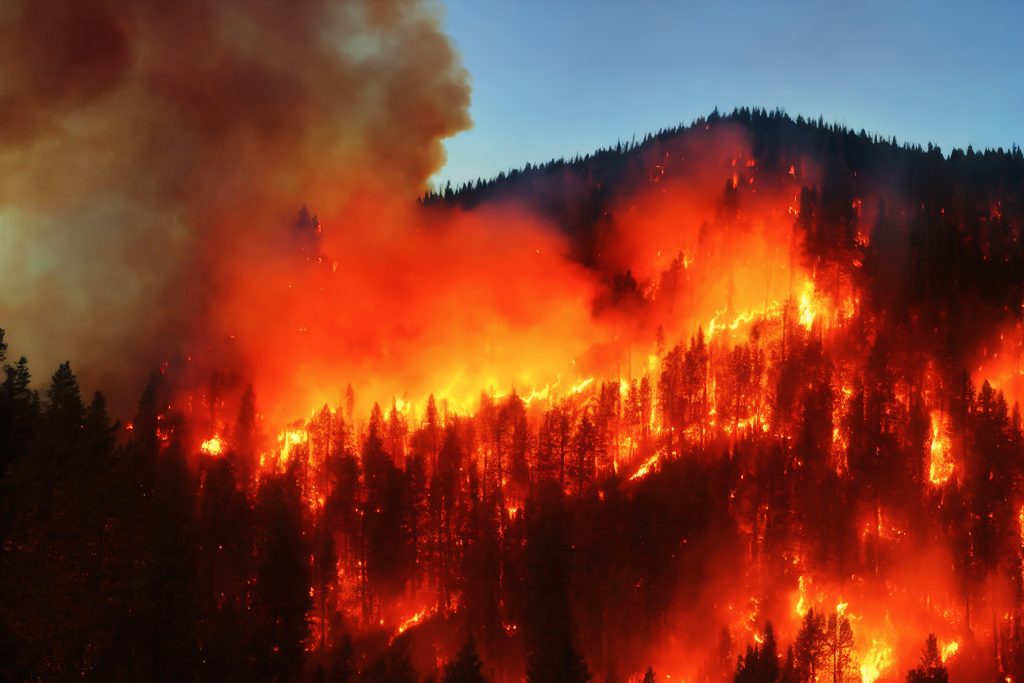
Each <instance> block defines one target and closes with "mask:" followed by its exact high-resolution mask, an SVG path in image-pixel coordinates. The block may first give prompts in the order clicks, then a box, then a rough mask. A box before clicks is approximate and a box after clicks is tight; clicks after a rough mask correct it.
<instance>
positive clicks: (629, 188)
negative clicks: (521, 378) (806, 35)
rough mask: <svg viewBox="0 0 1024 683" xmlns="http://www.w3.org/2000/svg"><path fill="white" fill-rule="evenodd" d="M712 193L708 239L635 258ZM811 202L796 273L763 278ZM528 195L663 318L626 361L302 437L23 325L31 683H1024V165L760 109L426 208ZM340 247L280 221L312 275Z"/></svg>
mask: <svg viewBox="0 0 1024 683" xmlns="http://www.w3.org/2000/svg"><path fill="white" fill-rule="evenodd" d="M723 131H724V132H725V134H728V135H729V136H731V137H736V138H737V139H741V140H742V141H743V145H742V146H743V149H745V150H746V156H745V157H740V156H736V155H730V154H726V155H725V157H724V161H723V160H721V159H718V158H717V157H714V156H713V155H709V154H705V153H701V152H699V150H700V149H702V148H700V147H699V144H701V143H699V142H696V143H695V142H694V141H695V140H696V141H699V140H701V139H702V138H701V136H710V135H718V134H722V133H723ZM731 137H730V139H731ZM717 140H719V139H718V138H716V143H715V145H716V149H717V148H718V147H719V146H720V145H719V142H718V141H717ZM695 145H697V146H695ZM695 150H696V151H695ZM730 156H731V158H730ZM712 159H714V160H712ZM694 173H698V174H700V177H701V178H702V179H707V178H709V180H707V183H709V184H712V185H713V186H714V188H715V191H714V195H713V196H712V197H709V198H708V199H707V201H708V203H709V205H710V206H712V209H713V211H712V218H710V219H707V220H702V221H701V223H700V224H699V225H693V226H687V227H686V229H687V230H690V231H691V232H692V233H693V234H694V235H696V236H697V237H696V239H697V243H696V246H695V248H694V249H692V250H691V251H689V252H686V253H684V252H683V250H679V253H678V254H669V255H668V256H667V258H666V260H665V261H664V267H663V268H662V267H659V268H658V269H657V270H656V272H635V271H634V270H632V269H629V268H624V267H622V265H623V261H622V260H621V259H620V258H618V256H616V255H615V253H614V252H615V249H614V248H612V245H613V243H614V242H616V241H617V240H619V238H620V237H621V236H622V235H625V234H627V232H628V231H629V230H630V229H631V228H630V227H629V226H632V225H633V223H632V222H631V221H635V220H637V218H636V216H637V214H642V213H643V212H644V211H645V210H646V211H654V209H652V208H651V207H652V206H655V205H654V204H651V203H650V202H647V203H644V201H641V200H640V199H636V200H635V201H634V198H636V197H640V196H641V195H643V194H645V193H650V192H651V191H652V188H655V189H657V190H658V194H656V195H651V196H653V197H656V201H657V205H656V206H657V211H655V212H654V213H655V214H656V215H655V220H658V221H661V217H662V216H663V215H665V214H662V213H658V212H659V211H662V210H663V209H664V207H670V208H671V207H674V206H675V205H676V204H682V203H685V202H687V201H690V199H688V198H687V197H686V196H685V192H686V189H685V188H686V187H687V186H690V185H692V183H691V180H692V179H693V178H694V177H695V176H694V175H693V174H694ZM694 182H696V181H694ZM703 182H704V180H701V183H703ZM663 187H664V188H667V190H666V191H665V192H662V191H661V190H660V188H663ZM680 193H683V194H680ZM765 197H771V198H772V199H771V200H770V201H771V202H772V206H771V208H766V206H767V205H766V204H765V203H763V202H767V201H769V200H766V199H764V198H765ZM777 197H785V198H786V199H785V201H783V203H782V204H781V205H780V206H781V207H782V208H781V210H780V211H778V212H776V213H771V216H772V217H771V222H772V225H775V224H776V223H777V224H778V225H782V226H784V228H785V234H783V235H782V237H781V238H780V239H779V240H776V241H778V242H779V244H781V246H780V247H779V250H778V254H777V258H778V262H779V263H781V264H783V265H784V266H785V276H784V277H785V278H786V279H787V280H788V281H786V280H783V281H782V283H781V284H780V283H779V282H777V281H775V280H768V282H769V283H770V284H769V285H765V286H761V285H759V284H751V282H749V281H741V280H740V279H739V278H738V277H731V276H730V275H729V272H731V270H730V269H731V264H733V263H736V262H737V261H734V260H731V259H737V258H739V256H737V254H739V252H742V251H743V249H744V248H745V247H744V246H743V245H745V244H748V243H750V242H752V241H753V240H752V238H750V237H749V235H750V234H752V233H751V232H750V231H752V230H754V228H753V227H751V226H754V225H756V224H758V221H759V220H761V219H760V218H759V215H761V213H763V212H771V211H775V208H776V207H774V203H775V198H777ZM509 204H514V205H516V206H517V207H519V209H520V210H526V211H530V212H533V213H534V214H536V215H537V216H541V217H543V219H544V220H545V221H549V222H550V223H551V224H552V225H555V226H557V228H558V229H559V230H560V231H561V232H562V233H563V234H564V235H565V237H566V238H567V240H568V241H569V244H571V258H572V259H573V260H574V261H575V262H576V263H578V264H579V266H580V267H581V268H582V269H586V270H587V271H589V272H591V273H594V274H595V277H596V278H597V279H598V280H600V281H601V282H602V283H603V289H602V295H601V296H600V297H599V298H598V299H597V300H595V301H594V312H595V315H597V314H599V313H600V314H605V315H607V312H608V311H614V312H616V314H617V315H620V316H622V317H625V318H630V317H634V318H636V319H643V320H645V321H646V323H649V324H646V323H645V325H644V326H640V327H639V328H638V330H639V331H638V332H637V337H636V338H634V339H632V340H630V342H629V345H630V348H629V349H627V351H625V352H623V354H625V353H628V354H629V355H628V357H627V361H626V362H625V363H620V369H619V371H618V372H614V373H612V372H605V373H604V374H600V373H593V374H590V375H588V376H585V377H582V378H580V379H578V380H575V381H573V382H568V381H566V382H563V383H562V384H557V385H556V384H555V383H551V384H550V385H549V386H547V387H544V388H543V389H541V388H539V387H536V388H532V389H531V388H528V387H501V388H499V389H498V390H495V391H489V390H485V389H484V387H481V390H482V393H481V394H480V395H479V397H478V398H476V397H474V400H473V401H472V403H471V405H470V406H469V407H466V406H465V405H463V404H459V405H457V404H456V403H455V402H454V401H448V400H446V399H444V398H440V397H435V396H433V395H431V396H425V397H422V400H419V397H415V398H414V399H413V400H410V399H407V398H405V397H402V398H399V397H395V398H393V399H392V400H391V401H390V402H389V403H384V404H383V405H378V404H377V403H373V402H372V401H371V402H370V405H363V404H362V403H361V399H360V387H359V386H350V387H348V388H347V389H346V388H343V387H342V388H339V390H340V391H343V392H344V396H345V398H344V399H343V400H342V401H341V402H340V404H339V405H323V406H322V407H317V408H316V409H315V410H313V411H312V412H310V411H309V408H310V407H311V406H308V405H298V406H296V407H295V411H294V414H295V415H296V416H300V415H307V417H306V418H303V419H299V420H298V421H296V422H294V423H292V424H288V425H277V424H269V423H268V421H267V420H266V419H265V418H264V416H263V415H262V413H261V408H260V406H261V404H263V403H264V402H265V401H268V400H270V398H271V397H268V396H265V395H262V394H258V393H257V392H255V391H254V389H253V388H252V387H251V386H249V385H248V383H247V382H245V381H244V380H243V381H239V380H238V378H233V379H232V380H231V383H232V384H231V387H228V386H226V382H227V380H226V379H225V377H226V375H225V374H223V373H220V372H218V371H217V370H216V369H214V370H213V371H211V372H210V373H209V375H207V376H206V377H205V378H203V379H202V381H201V382H194V381H192V379H191V378H190V380H189V382H190V383H191V385H189V386H185V385H186V382H184V381H183V380H182V379H181V378H179V377H176V376H175V369H174V366H173V364H172V365H170V366H167V365H164V366H161V367H159V368H155V369H154V370H153V372H152V374H151V379H150V381H149V383H148V385H147V386H145V387H144V388H143V389H142V391H141V398H140V399H139V400H138V405H137V410H136V412H135V413H134V414H133V415H125V416H112V415H111V414H110V413H109V411H108V408H107V404H106V401H105V399H104V396H103V394H101V393H96V394H95V395H93V396H92V397H91V398H90V397H87V396H83V395H82V391H81V390H80V388H79V385H78V381H77V379H76V376H75V373H74V372H73V370H72V367H71V365H70V364H69V363H64V364H62V365H61V366H60V367H58V368H57V369H56V371H54V372H53V374H52V375H51V376H49V378H48V379H47V378H46V376H45V375H43V376H41V377H40V376H36V377H33V375H32V374H30V370H29V364H28V361H27V360H26V359H25V358H19V359H15V358H7V357H6V356H7V354H6V351H7V346H6V345H5V344H4V333H3V332H2V331H0V362H2V363H4V369H5V377H4V380H3V384H2V386H0V468H2V479H0V507H2V511H0V535H2V538H3V544H2V546H0V547H2V551H0V572H2V573H0V580H2V584H3V586H4V590H3V591H2V594H0V667H2V669H3V677H4V678H5V679H8V680H55V679H65V678H71V677H75V678H84V679H88V680H104V681H107V680H274V681H284V680H314V681H388V682H395V683H397V682H404V681H419V680H437V681H445V682H453V683H454V682H463V681H503V680H520V679H523V678H525V679H526V680H529V681H531V682H532V683H540V682H547V681H551V682H555V681H564V682H573V681H580V682H582V681H586V680H597V681H609V682H612V681H644V682H645V683H647V682H648V681H654V680H686V681H723V680H734V681H744V682H748V681H749V682H754V681H756V682H765V683H769V682H775V681H787V682H798V681H799V682H803V681H815V680H831V681H864V682H865V683H871V682H872V681H875V680H879V681H884V680H907V681H946V680H950V679H952V680H992V679H996V678H999V679H1001V680H1007V681H1017V680H1024V423H1022V418H1021V414H1020V410H1019V407H1018V405H1017V403H1016V400H1017V398H1018V397H1019V395H1018V391H1019V389H1020V388H1021V387H1020V386H1019V385H1018V382H1020V379H1019V376H1021V375H1022V374H1024V357H1022V353H1024V327H1022V323H1024V289H1022V285H1024V248H1022V246H1021V242H1020V237H1021V230H1022V227H1024V154H1022V153H1021V150H1020V149H1017V148H1014V149H1012V150H1009V151H1004V150H996V151H991V150H988V151H984V152H976V151H974V150H971V149H968V150H967V151H962V150H953V151H952V152H951V153H949V154H948V155H947V154H944V153H943V152H942V151H941V150H939V149H938V148H937V147H933V146H931V145H929V146H928V147H927V148H926V149H923V148H919V147H916V146H912V145H900V144H898V143H897V141H896V140H887V139H884V138H880V137H878V136H877V135H869V134H867V133H865V132H863V131H861V132H859V133H858V132H855V131H851V130H847V129H845V128H843V127H841V126H835V125H827V124H825V123H824V122H823V121H820V120H819V121H817V122H815V121H808V120H805V119H803V118H800V117H798V118H797V119H795V120H794V119H792V118H790V117H789V116H787V115H786V114H784V113H782V112H778V111H775V112H768V111H763V110H758V109H755V110H747V109H741V110H737V111H734V112H733V113H731V114H728V115H723V114H719V113H718V112H715V113H713V114H712V115H710V116H709V117H707V118H704V119H699V120H697V121H695V122H693V123H692V124H690V125H687V126H681V127H679V128H675V129H671V130H665V131H662V132H659V133H657V134H655V135H650V136H647V137H646V138H644V139H643V140H642V141H639V142H636V141H631V142H630V143H628V144H619V145H616V146H615V147H614V148H610V149H606V150H602V151H599V152H596V153H594V154H592V155H588V156H586V157H582V158H576V159H572V160H559V161H555V162H551V163H548V164H545V165H541V166H535V167H527V168H525V169H523V170H519V171H514V172H511V173H508V174H503V175H501V176H499V177H498V178H495V179H493V180H489V181H477V182H475V183H471V184H468V185H466V186H464V187H461V188H455V189H453V188H450V187H448V188H445V189H444V190H443V191H441V192H438V193H431V194H428V195H426V196H424V197H422V198H421V200H420V205H419V206H417V207H416V210H418V211H422V212H425V213H431V212H441V211H448V210H460V211H476V210H479V209H480V208H481V207H494V206H506V205H509ZM637 207H638V208H637ZM787 208H788V210H787ZM672 216H673V218H672V220H674V221H685V220H686V219H685V216H684V217H682V218H681V217H680V216H679V215H676V214H672ZM322 229H323V228H322V226H321V225H320V224H319V222H318V221H317V220H316V219H315V218H312V217H311V216H310V214H309V213H308V212H307V211H305V210H303V212H302V214H301V215H300V219H299V221H298V224H297V225H295V226H284V227H283V228H282V230H291V232H292V233H294V236H295V245H296V250H297V251H300V252H301V253H302V254H305V255H306V257H303V259H300V260H301V261H302V262H303V263H305V264H306V265H304V266H303V267H308V268H321V267H323V266H322V265H321V264H320V263H319V262H318V259H315V258H308V254H310V253H316V250H317V248H318V246H317V239H318V235H319V233H320V231H321V230H322ZM675 229H676V226H675V224H669V225H667V227H666V230H669V231H672V230H675ZM679 229H680V230H682V229H683V228H682V227H680V228H679ZM770 237H771V239H772V240H775V239H776V234H775V230H774V229H773V230H772V231H770ZM659 256H660V252H659ZM694 259H696V260H697V262H698V265H697V266H694V264H693V260H694ZM716 259H718V260H716ZM705 261H710V262H711V265H709V266H706V268H707V269H708V270H706V271H704V272H705V274H704V275H700V273H701V270H700V269H701V268H704V267H705V266H702V265H700V264H701V263H704V262H705ZM773 263H774V262H773ZM721 264H726V265H721ZM751 264H753V265H751ZM765 264H768V261H767V260H766V259H764V258H761V257H760V256H759V255H757V256H750V258H749V259H748V261H744V265H743V268H748V269H749V268H754V269H755V270H757V273H758V276H759V277H760V276H761V275H762V271H761V270H760V269H761V267H762V265H765ZM767 267H768V266H767V265H765V268H766V269H767ZM769 270H770V269H769ZM711 271H714V274H715V278H719V276H721V277H724V278H725V279H724V280H722V282H725V285H723V289H722V291H728V294H727V296H725V297H723V298H722V300H720V301H715V302H714V303H713V304H710V308H709V310H710V311H711V312H712V313H714V315H705V314H704V313H703V312H701V313H699V314H693V315H691V312H692V311H691V308H692V307H699V306H707V305H708V304H706V302H702V303H698V299H700V297H702V296H703V294H704V292H707V291H711V285H710V284H708V283H710V282H712V280H711V279H708V278H710V277H711V276H710V275H708V274H707V273H709V272H711ZM720 271H721V272H720ZM727 271H728V272H727ZM780 272H781V271H780ZM771 277H777V278H781V277H783V276H771ZM701 278H704V279H701ZM726 280H727V282H726ZM718 281H719V280H718V279H715V280H714V282H718ZM758 282H760V281H758ZM424 286H429V284H428V283H425V284H424ZM750 290H755V292H756V295H754V296H747V297H745V296H744V292H745V291H750ZM766 290H767V291H771V292H775V291H777V290H781V291H784V292H785V294H784V295H783V296H779V297H776V296H775V295H774V293H772V294H771V295H769V294H766V293H765V291H766ZM715 291H716V292H717V291H718V290H717V289H716V290H715ZM524 305H526V306H529V305H530V302H524ZM702 311H703V309H702ZM550 332H551V334H552V335H553V336H554V335H557V334H559V332H558V331H557V330H551V331H550ZM17 334H18V330H16V329H10V330H7V335H8V337H10V338H11V339H13V338H14V337H16V335H17ZM644 335H646V338H644ZM11 339H8V341H11ZM268 352H269V353H273V354H283V355H287V354H288V353H289V349H285V348H281V349H270V350H268ZM70 353H72V350H69V354H70ZM33 372H37V373H38V372H39V371H38V370H35V369H34V368H33ZM47 372H48V370H47ZM36 380H41V381H36ZM120 389H121V390H124V389H125V388H123V387H122V388H120ZM133 390H134V388H133ZM118 417H119V418H120V419H117V418H118Z"/></svg>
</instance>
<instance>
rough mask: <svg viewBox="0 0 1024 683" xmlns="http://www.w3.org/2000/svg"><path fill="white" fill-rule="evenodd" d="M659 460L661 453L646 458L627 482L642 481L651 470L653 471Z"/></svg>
mask: <svg viewBox="0 0 1024 683" xmlns="http://www.w3.org/2000/svg"><path fill="white" fill-rule="evenodd" d="M659 460H661V453H655V454H654V455H652V456H651V457H649V458H647V459H646V460H644V461H643V463H641V465H640V467H639V469H637V471H636V472H634V473H633V476H632V477H630V478H629V480H630V481H636V480H637V479H643V478H644V477H646V476H647V475H648V474H650V472H651V470H652V469H654V467H655V466H656V465H657V464H658V461H659Z"/></svg>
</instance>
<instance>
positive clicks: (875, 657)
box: [860, 639, 893, 683]
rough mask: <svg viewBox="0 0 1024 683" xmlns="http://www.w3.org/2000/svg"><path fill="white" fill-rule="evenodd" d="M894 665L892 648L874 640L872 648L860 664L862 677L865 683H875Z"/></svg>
mask: <svg viewBox="0 0 1024 683" xmlns="http://www.w3.org/2000/svg"><path fill="white" fill-rule="evenodd" d="M892 664H893V661H892V648H891V647H889V646H888V645H886V644H885V643H883V642H881V641H878V640H874V639H872V641H871V647H870V648H868V651H867V654H865V655H864V658H863V659H861V662H860V677H861V680H862V681H863V683H874V682H875V681H877V680H878V679H879V677H881V675H882V674H883V673H885V672H886V671H887V670H888V669H889V668H890V667H891V666H892Z"/></svg>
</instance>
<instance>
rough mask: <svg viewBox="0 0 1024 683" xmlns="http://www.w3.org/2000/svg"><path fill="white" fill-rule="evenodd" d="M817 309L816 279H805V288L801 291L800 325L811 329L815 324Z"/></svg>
mask: <svg viewBox="0 0 1024 683" xmlns="http://www.w3.org/2000/svg"><path fill="white" fill-rule="evenodd" d="M816 315H817V311H815V308H814V281H813V280H804V286H803V289H802V290H801V291H800V325H801V326H803V327H804V328H806V329H808V330H810V329H811V327H812V326H813V325H814V318H815V316H816Z"/></svg>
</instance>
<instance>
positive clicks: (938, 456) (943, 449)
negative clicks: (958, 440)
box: [928, 412, 954, 486]
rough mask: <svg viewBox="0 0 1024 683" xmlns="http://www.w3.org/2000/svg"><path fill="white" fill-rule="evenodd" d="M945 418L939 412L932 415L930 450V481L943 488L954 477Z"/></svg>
mask: <svg viewBox="0 0 1024 683" xmlns="http://www.w3.org/2000/svg"><path fill="white" fill-rule="evenodd" d="M944 421H945V420H944V417H943V416H942V415H941V414H940V413H937V412H933V413H932V415H931V423H932V443H931V447H930V449H929V455H930V457H929V461H928V480H929V481H931V483H932V484H934V485H935V486H942V485H943V484H945V483H946V482H947V481H949V478H950V477H951V476H953V470H954V465H953V458H952V453H951V450H952V448H951V442H950V439H949V436H948V435H947V434H946V433H945V428H944V424H943V423H944Z"/></svg>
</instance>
